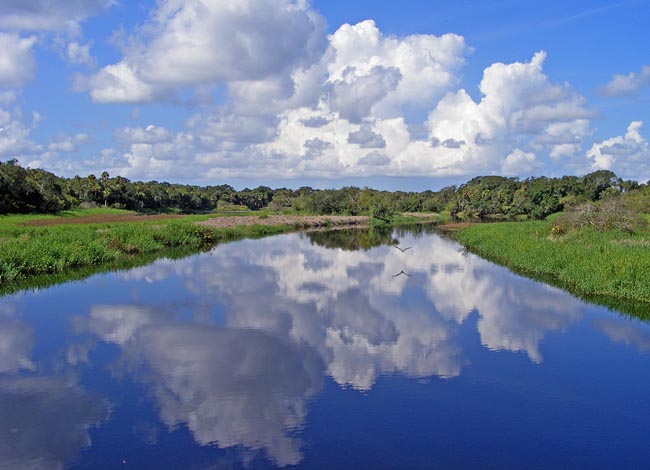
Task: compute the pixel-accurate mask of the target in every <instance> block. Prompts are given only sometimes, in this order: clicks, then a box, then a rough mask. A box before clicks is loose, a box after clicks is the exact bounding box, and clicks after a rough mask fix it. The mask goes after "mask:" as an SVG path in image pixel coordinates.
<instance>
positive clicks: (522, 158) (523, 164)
mask: <svg viewBox="0 0 650 470" xmlns="http://www.w3.org/2000/svg"><path fill="white" fill-rule="evenodd" d="M541 166H542V164H541V163H540V162H538V161H537V160H536V157H535V154H534V153H530V152H524V151H522V150H520V149H515V150H514V151H513V152H511V153H510V154H509V155H508V156H507V157H506V158H505V160H504V161H503V163H502V164H501V171H502V172H503V173H504V174H506V175H526V174H531V173H532V172H533V171H535V170H537V169H539V168H541Z"/></svg>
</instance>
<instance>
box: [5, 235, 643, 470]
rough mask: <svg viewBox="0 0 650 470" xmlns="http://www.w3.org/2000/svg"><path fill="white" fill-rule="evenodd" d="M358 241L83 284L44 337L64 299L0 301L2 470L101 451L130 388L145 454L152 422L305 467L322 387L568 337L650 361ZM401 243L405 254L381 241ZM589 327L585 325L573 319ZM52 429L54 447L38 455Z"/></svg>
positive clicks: (456, 250)
mask: <svg viewBox="0 0 650 470" xmlns="http://www.w3.org/2000/svg"><path fill="white" fill-rule="evenodd" d="M351 236H352V237H353V236H354V235H351ZM346 240H347V241H346ZM363 240H366V242H367V241H368V240H372V243H369V244H367V245H365V246H360V247H361V248H364V249H362V250H356V251H355V250H353V249H351V248H350V246H349V244H350V235H345V234H338V235H336V236H334V237H332V238H327V235H323V234H320V235H318V236H315V237H310V236H307V235H304V234H303V235H300V234H292V235H284V236H279V237H271V238H266V239H262V240H256V241H251V240H248V241H241V242H237V243H232V244H227V245H222V246H219V247H216V248H215V249H214V250H212V251H211V252H210V253H208V254H202V255H197V256H193V257H190V258H186V259H183V260H178V261H170V260H160V261H158V262H156V263H154V264H152V265H150V266H146V267H142V268H138V269H134V270H131V271H128V272H123V273H118V274H114V275H104V276H98V277H96V278H93V279H91V280H90V281H88V284H89V285H88V286H86V287H85V288H86V289H87V290H89V291H92V292H94V295H88V296H86V297H84V298H83V299H80V300H79V301H78V302H77V303H72V304H70V305H69V306H68V304H66V307H65V310H62V312H60V318H61V320H60V322H61V325H62V326H60V328H59V330H56V332H55V333H47V335H48V336H47V338H45V337H44V335H45V334H46V333H44V331H47V329H44V325H45V324H47V322H49V321H52V320H51V318H59V316H57V315H56V312H54V314H53V315H54V316H51V317H47V318H46V315H44V314H42V313H41V312H38V311H36V310H35V309H34V308H33V307H31V305H32V304H34V305H36V304H39V305H42V304H43V303H47V302H48V298H49V297H48V296H53V297H56V296H57V295H63V296H65V289H66V287H60V288H57V287H55V288H52V289H49V290H48V291H44V292H42V293H38V294H34V295H33V296H30V295H25V296H20V295H17V296H13V297H8V298H5V299H2V301H0V422H1V423H3V425H2V426H3V427H2V428H1V429H0V468H2V469H4V468H36V469H40V468H66V467H65V465H66V463H67V462H70V461H73V460H74V459H75V458H76V456H77V455H78V454H79V452H80V451H82V450H83V449H90V451H89V452H88V454H89V455H90V454H92V452H93V436H94V435H95V436H99V439H100V441H102V440H103V439H106V438H105V437H104V434H102V432H100V431H101V430H102V428H103V427H107V428H110V426H111V425H112V422H111V415H112V413H109V410H110V409H116V410H119V409H120V406H124V404H123V403H120V399H119V398H116V397H120V396H122V395H121V393H122V392H118V391H117V390H119V389H120V387H122V386H123V384H124V381H125V380H126V381H130V382H132V383H133V384H134V386H137V387H141V388H140V389H134V390H142V393H143V394H144V395H140V396H138V395H134V396H133V400H135V401H136V402H137V403H140V402H142V403H143V404H142V405H138V406H143V407H145V408H146V407H149V408H151V409H152V410H153V412H154V413H155V416H156V420H157V421H158V422H154V421H151V419H150V418H149V419H144V418H139V421H138V422H137V423H135V424H132V425H131V428H130V430H128V431H125V432H133V433H135V434H138V435H143V436H145V437H143V438H142V440H143V442H144V444H146V445H147V446H156V445H157V444H158V442H159V437H160V431H159V427H160V426H162V428H164V429H166V430H167V432H168V433H174V432H178V430H183V429H185V430H186V431H187V432H188V433H189V435H190V436H191V439H192V440H193V442H194V443H195V444H197V445H199V446H208V447H214V448H218V449H221V450H226V449H233V450H234V451H236V452H237V453H238V455H239V456H240V457H241V458H242V459H244V460H245V461H247V462H248V464H250V465H253V464H252V463H251V462H253V461H255V459H259V458H260V456H264V457H265V458H267V459H268V461H269V462H271V463H272V464H273V465H274V466H281V467H282V466H287V465H297V464H299V463H300V462H302V461H303V460H304V459H305V452H306V448H307V447H306V444H305V442H304V440H303V434H304V431H305V429H306V428H307V427H308V426H309V423H310V407H311V406H312V403H314V402H315V401H316V400H324V399H325V398H324V396H330V395H329V394H331V391H330V389H329V388H328V387H327V383H333V384H336V386H337V388H338V389H339V390H347V391H349V392H352V393H357V394H358V393H359V392H361V393H363V394H370V393H371V392H372V391H373V389H374V387H375V385H376V384H377V382H378V381H379V380H381V379H382V378H383V377H388V376H395V375H399V376H402V377H405V378H412V379H426V380H419V381H418V383H423V384H432V383H433V382H431V381H430V378H433V379H435V380H440V381H443V382H446V381H450V380H452V379H455V378H459V377H462V376H463V374H464V371H465V370H467V369H468V368H469V369H471V368H472V367H473V366H472V361H473V360H476V359H477V358H480V357H483V356H484V355H486V354H494V353H498V352H501V353H502V352H509V353H517V354H518V355H519V356H521V358H522V359H523V360H524V361H525V362H524V363H519V364H520V365H519V366H518V367H520V368H521V367H533V368H535V367H539V364H542V363H544V362H545V354H546V351H550V352H551V355H552V357H554V355H555V354H556V350H555V349H554V347H553V346H547V345H546V342H545V341H546V338H547V337H549V336H550V335H552V334H554V333H560V332H564V333H568V332H570V331H571V330H572V328H574V327H578V326H579V325H587V326H588V328H590V329H591V331H594V332H596V333H598V334H599V335H601V336H599V337H600V338H606V339H607V340H608V341H610V342H611V343H612V344H621V345H626V347H627V345H631V346H633V347H634V348H635V351H637V350H638V351H639V352H647V351H649V350H650V329H649V328H648V327H647V325H645V324H643V323H641V322H639V321H630V320H626V319H624V318H621V317H618V316H616V315H614V314H610V313H603V312H604V310H602V309H601V310H598V309H596V310H594V308H593V307H590V306H588V305H586V304H584V303H582V302H580V301H578V300H577V299H575V298H574V297H572V296H570V295H568V294H566V293H564V292H562V291H560V290H558V289H555V288H552V287H549V286H547V285H544V284H541V283H537V282H533V281H530V280H527V279H524V278H521V277H519V276H515V275H513V274H512V273H510V272H508V271H506V270H504V269H502V268H500V267H497V266H495V265H493V264H491V263H489V262H487V261H484V260H482V259H480V258H478V257H476V256H473V255H471V254H467V253H465V252H464V251H463V250H462V249H461V248H460V247H459V246H458V245H456V244H455V243H453V242H451V241H449V240H446V239H444V238H441V237H439V236H437V235H432V234H426V233H425V234H414V233H409V232H402V233H395V234H390V233H388V234H387V235H386V234H384V235H381V234H379V235H373V236H372V237H367V236H366V237H365V238H363ZM397 241H398V242H400V243H401V246H410V247H412V248H411V249H410V250H408V251H406V252H401V251H399V250H396V249H394V248H393V247H391V246H390V245H389V244H384V245H381V244H380V243H392V242H397ZM337 243H338V244H340V245H341V248H336V246H337ZM399 271H404V272H406V273H408V274H409V276H398V277H394V274H395V273H396V272H399ZM80 288H81V287H80V286H78V284H73V285H71V286H69V287H67V289H80ZM75 292H76V291H75ZM594 311H596V312H597V313H596V314H594ZM21 312H22V313H21ZM587 312H589V313H587ZM587 315H589V316H590V318H591V317H592V316H593V315H595V316H594V317H593V320H590V321H589V322H583V321H582V320H583V318H584V317H586V316H587ZM57 321H59V320H57ZM580 328H583V327H582V326H580ZM477 346H478V348H479V349H478V350H477ZM628 349H629V348H628ZM486 357H487V356H486ZM482 360H483V359H482ZM525 364H528V365H527V366H526V365H525ZM476 372H477V371H476V370H474V372H472V373H471V374H470V375H475V374H476ZM479 372H480V374H482V375H485V374H487V375H489V374H491V373H494V374H496V375H495V377H498V376H499V374H501V373H502V372H497V371H496V370H495V371H494V372H492V371H490V370H480V371H479ZM106 374H109V375H108V378H107V379H101V380H108V381H110V383H111V384H112V385H111V387H110V388H104V389H102V388H101V387H99V388H98V387H97V385H96V381H97V380H100V379H94V378H93V377H104V376H105V375H106ZM494 380H497V379H496V378H495V379H494ZM89 384H95V385H92V386H91V385H89ZM87 387H90V389H92V390H93V391H92V392H90V391H86V388H87ZM130 393H139V392H135V391H132V392H130ZM103 394H106V396H107V398H101V396H102V395H103ZM142 400H145V401H144V402H143V401H142ZM109 402H110V403H111V404H110V405H109ZM146 403H149V405H146ZM17 404H18V405H17ZM143 413H144V412H143ZM63 422H65V424H61V423H63ZM105 423H107V424H105ZM57 426H58V428H57ZM62 426H64V427H63V428H62ZM54 429H59V430H60V429H64V430H65V432H64V433H61V432H60V431H58V432H55V431H54ZM94 429H99V431H98V432H95V431H93V430H94ZM136 429H137V432H136ZM51 433H56V434H57V436H58V439H59V440H58V441H56V442H55V443H53V444H52V445H44V444H43V443H42V441H44V440H46V436H48V435H49V434H51ZM146 436H149V437H146ZM152 436H154V437H152ZM102 442H103V441H102ZM250 452H252V454H249V453H250ZM251 455H252V456H251ZM242 456H243V457H242ZM256 456H257V457H256ZM96 458H98V457H96ZM240 463H241V461H240ZM253 466H254V465H253ZM75 468H76V467H75ZM80 468H90V467H83V465H82V466H81V467H80ZM118 468H119V467H118Z"/></svg>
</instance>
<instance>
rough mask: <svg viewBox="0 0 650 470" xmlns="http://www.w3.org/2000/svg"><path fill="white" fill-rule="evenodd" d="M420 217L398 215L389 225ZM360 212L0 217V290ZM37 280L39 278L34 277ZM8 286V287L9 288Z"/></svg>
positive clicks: (338, 221)
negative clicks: (345, 213) (86, 269)
mask: <svg viewBox="0 0 650 470" xmlns="http://www.w3.org/2000/svg"><path fill="white" fill-rule="evenodd" d="M409 221H411V222H418V221H421V220H419V219H416V218H410V217H403V216H398V217H397V218H396V219H395V222H396V223H397V224H399V223H407V222H409ZM372 223H373V221H371V220H370V218H369V217H365V216H304V215H282V214H269V213H264V212H262V213H259V212H251V213H248V214H246V215H220V214H205V215H184V216H179V215H173V214H172V215H155V216H147V215H138V214H136V213H133V212H128V211H119V210H114V209H89V210H78V211H69V212H65V213H62V214H59V215H57V216H39V215H28V216H22V215H10V216H0V286H1V287H2V288H1V289H0V292H7V286H8V285H9V284H17V283H20V284H24V282H25V281H26V280H29V279H35V278H37V277H38V278H40V279H43V282H46V283H47V279H44V276H45V277H46V276H47V275H58V276H61V275H63V277H65V275H66V272H67V271H69V270H79V269H82V268H84V269H85V268H92V267H102V268H103V269H105V268H106V267H107V266H108V267H110V266H114V267H115V269H119V268H120V266H129V265H131V264H132V263H133V262H136V263H137V260H134V258H136V257H140V258H143V259H146V260H148V261H152V260H153V259H155V258H156V257H157V256H165V254H166V253H168V252H169V251H170V250H172V251H173V250H179V249H180V250H182V251H183V252H184V253H185V254H191V253H192V252H199V251H201V250H205V249H209V248H211V247H212V246H214V245H216V244H218V243H223V242H227V241H233V240H238V239H243V238H259V237H263V236H267V235H274V234H279V233H285V232H289V231H294V230H299V229H317V228H319V229H323V228H330V227H340V226H368V225H371V224H372ZM39 282H40V281H39ZM9 290H12V288H9Z"/></svg>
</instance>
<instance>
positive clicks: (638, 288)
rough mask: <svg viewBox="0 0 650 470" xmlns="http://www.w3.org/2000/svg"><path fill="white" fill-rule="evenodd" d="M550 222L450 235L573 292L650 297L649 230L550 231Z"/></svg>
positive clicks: (645, 299) (647, 300)
mask: <svg viewBox="0 0 650 470" xmlns="http://www.w3.org/2000/svg"><path fill="white" fill-rule="evenodd" d="M553 223H554V222H552V221H527V222H509V223H498V224H497V223H491V224H476V225H473V226H470V227H468V228H464V229H461V230H459V231H457V232H455V233H453V237H454V238H455V239H456V240H458V241H459V242H460V243H462V244H463V245H465V246H466V247H467V248H468V249H469V250H471V251H473V252H475V253H477V254H479V255H481V256H484V257H486V258H488V259H490V260H492V261H495V262H497V263H501V264H504V265H506V266H508V267H510V268H512V269H514V270H515V271H518V272H521V273H523V274H526V275H531V276H533V277H536V278H539V279H542V280H545V281H548V282H551V283H554V284H556V285H558V286H560V287H563V288H566V289H568V290H570V291H571V292H573V293H576V294H579V295H583V296H587V297H592V296H598V297H603V296H604V297H608V298H615V299H627V300H631V301H637V302H643V303H646V304H649V303H650V283H648V279H650V256H648V247H650V232H649V231H647V230H644V231H639V232H634V233H631V234H630V233H625V232H622V231H620V230H605V231H602V232H599V231H596V230H594V229H592V228H584V229H582V230H579V231H572V232H570V233H568V234H567V235H565V236H562V237H552V236H549V234H550V231H551V227H552V224H553ZM645 308H646V311H647V309H648V306H647V305H646V307H645Z"/></svg>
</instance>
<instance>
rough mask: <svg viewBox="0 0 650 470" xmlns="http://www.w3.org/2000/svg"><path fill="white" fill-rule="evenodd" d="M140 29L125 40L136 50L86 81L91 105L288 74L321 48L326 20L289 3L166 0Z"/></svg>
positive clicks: (282, 0)
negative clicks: (175, 88)
mask: <svg viewBox="0 0 650 470" xmlns="http://www.w3.org/2000/svg"><path fill="white" fill-rule="evenodd" d="M141 31H144V32H146V34H144V33H143V34H142V37H135V38H132V41H131V42H132V43H133V44H139V46H137V47H135V48H134V49H133V50H132V51H131V52H129V53H128V55H127V56H126V57H125V58H124V59H123V60H122V61H120V62H119V63H117V64H112V65H109V66H106V67H104V68H103V69H102V70H101V71H100V72H99V73H98V74H97V75H95V76H94V77H92V78H91V79H90V83H89V87H90V91H91V96H92V97H93V99H94V100H95V101H99V102H146V101H151V100H153V99H154V98H155V97H156V96H158V97H160V95H161V93H160V91H161V90H166V89H170V88H172V89H173V88H174V87H184V86H195V85H203V84H214V83H224V82H231V81H242V80H251V81H252V80H260V79H265V78H268V77H273V76H278V75H286V74H290V73H291V72H292V70H293V69H294V68H297V67H307V66H309V65H311V64H312V63H313V62H315V61H316V60H318V58H319V57H320V55H321V54H322V52H323V50H324V48H325V45H326V41H325V34H324V31H325V24H324V20H323V19H322V18H321V17H320V15H318V14H317V13H316V12H315V11H313V10H311V9H310V8H309V6H308V4H307V3H306V2H293V1H290V0H245V1H240V2H221V1H217V0H208V1H204V2H184V3H179V2H178V1H176V0H167V1H163V2H160V3H159V4H158V6H157V8H156V10H155V11H154V13H153V14H152V17H151V20H150V21H149V22H147V23H146V24H145V25H143V26H142V27H141ZM134 86H135V88H136V90H135V91H134V90H133V88H134ZM157 92H158V93H157Z"/></svg>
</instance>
